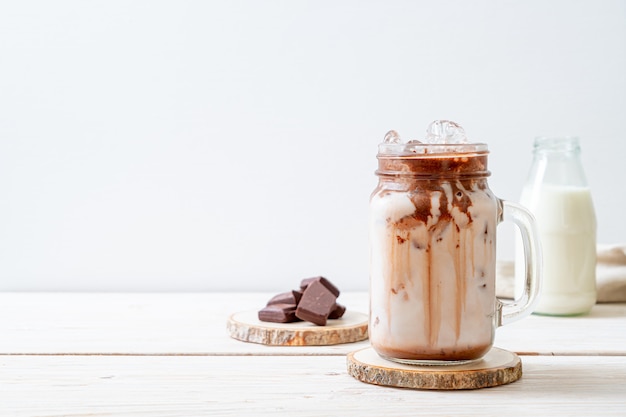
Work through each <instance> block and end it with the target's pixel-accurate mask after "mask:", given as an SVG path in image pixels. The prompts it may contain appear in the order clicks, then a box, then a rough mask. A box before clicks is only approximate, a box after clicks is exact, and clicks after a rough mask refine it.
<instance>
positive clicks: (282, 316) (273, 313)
mask: <svg viewBox="0 0 626 417" xmlns="http://www.w3.org/2000/svg"><path fill="white" fill-rule="evenodd" d="M259 320H261V321H270V322H273V323H291V322H294V321H300V319H298V318H297V317H296V305H295V304H272V305H268V306H266V307H264V308H262V309H261V310H259Z"/></svg>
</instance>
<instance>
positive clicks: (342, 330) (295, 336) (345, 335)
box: [227, 310, 368, 346]
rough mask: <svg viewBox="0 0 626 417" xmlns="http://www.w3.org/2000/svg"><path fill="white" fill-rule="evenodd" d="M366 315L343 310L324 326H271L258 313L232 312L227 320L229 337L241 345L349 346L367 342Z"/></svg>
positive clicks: (275, 324)
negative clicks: (251, 343)
mask: <svg viewBox="0 0 626 417" xmlns="http://www.w3.org/2000/svg"><path fill="white" fill-rule="evenodd" d="M367 322H368V316H367V314H363V313H358V312H355V311H346V312H345V314H344V315H343V317H341V318H340V319H336V320H328V323H327V324H326V326H317V325H315V324H313V323H309V322H305V321H299V322H295V323H271V322H265V321H261V320H259V318H258V311H256V310H254V311H244V312H241V313H235V314H233V315H231V316H230V317H229V319H228V323H227V326H228V332H229V333H230V336H231V337H232V338H234V339H237V340H243V341H244V342H253V343H261V344H264V345H274V346H322V345H336V344H339V343H352V342H358V341H361V340H365V339H367Z"/></svg>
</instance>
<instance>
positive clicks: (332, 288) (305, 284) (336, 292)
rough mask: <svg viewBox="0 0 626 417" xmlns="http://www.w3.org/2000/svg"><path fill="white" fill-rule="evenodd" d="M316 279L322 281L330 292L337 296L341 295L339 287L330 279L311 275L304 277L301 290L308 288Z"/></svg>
mask: <svg viewBox="0 0 626 417" xmlns="http://www.w3.org/2000/svg"><path fill="white" fill-rule="evenodd" d="M315 281H318V282H320V283H322V284H323V285H324V286H325V287H326V288H328V290H329V291H330V292H332V293H333V294H334V295H335V297H339V288H337V287H335V286H334V285H333V284H332V283H331V282H330V281H329V280H328V279H326V278H324V277H311V278H305V279H303V280H302V282H300V291H304V290H306V288H307V287H308V286H309V285H311V283H312V282H315Z"/></svg>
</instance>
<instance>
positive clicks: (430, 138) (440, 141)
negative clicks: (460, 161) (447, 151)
mask: <svg viewBox="0 0 626 417" xmlns="http://www.w3.org/2000/svg"><path fill="white" fill-rule="evenodd" d="M424 142H425V143H431V144H437V145H444V144H460V143H467V136H465V130H463V128H462V127H461V126H460V125H459V124H457V123H455V122H451V121H449V120H435V121H434V122H432V123H431V124H429V125H428V129H426V138H425V139H424Z"/></svg>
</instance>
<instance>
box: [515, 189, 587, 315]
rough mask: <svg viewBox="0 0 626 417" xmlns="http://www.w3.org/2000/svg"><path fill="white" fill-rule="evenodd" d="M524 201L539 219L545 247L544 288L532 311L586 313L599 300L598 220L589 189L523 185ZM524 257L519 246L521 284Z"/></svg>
mask: <svg viewBox="0 0 626 417" xmlns="http://www.w3.org/2000/svg"><path fill="white" fill-rule="evenodd" d="M520 202H521V204H523V205H524V206H526V207H527V208H528V209H529V210H530V211H531V212H532V213H533V214H534V216H535V218H536V220H537V225H538V228H539V238H540V240H541V246H542V250H543V283H542V290H541V295H540V298H539V302H538V304H537V307H536V308H535V310H534V311H535V312H536V313H540V314H554V315H573V314H582V313H586V312H588V311H589V310H590V309H591V307H592V306H593V305H594V304H595V302H596V285H595V283H596V219H595V212H594V208H593V202H592V198H591V193H590V191H589V188H587V187H571V186H554V185H543V186H542V187H541V188H540V189H539V190H538V191H534V192H531V190H530V189H529V188H525V189H524V191H523V192H522V198H521V201H520ZM520 259H523V255H522V253H521V249H520V248H519V245H518V248H517V257H516V260H517V262H516V275H517V280H516V282H517V283H520V282H521V281H520V277H519V275H520V274H522V273H523V263H522V262H520ZM518 285H519V284H518ZM519 291H520V289H519V288H517V289H516V293H519Z"/></svg>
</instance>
